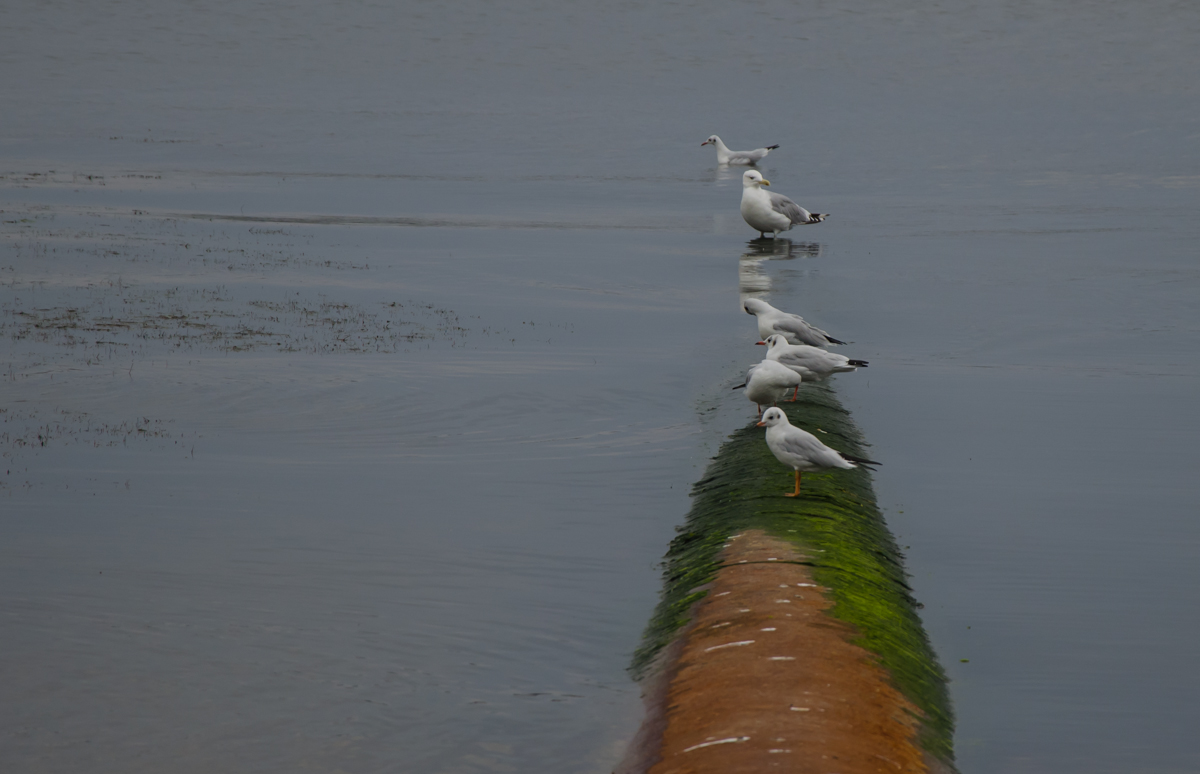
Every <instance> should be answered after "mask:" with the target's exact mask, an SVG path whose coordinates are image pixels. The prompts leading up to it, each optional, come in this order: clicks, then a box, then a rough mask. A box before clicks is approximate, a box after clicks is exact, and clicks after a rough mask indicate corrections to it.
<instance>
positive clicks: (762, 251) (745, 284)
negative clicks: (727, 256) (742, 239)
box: [738, 237, 821, 306]
mask: <svg viewBox="0 0 1200 774" xmlns="http://www.w3.org/2000/svg"><path fill="white" fill-rule="evenodd" d="M820 255H821V245H820V243H818V242H792V240H790V239H781V238H774V239H768V238H761V237H760V238H758V239H751V240H750V241H749V242H747V243H746V252H744V253H742V255H741V258H739V259H738V291H739V294H740V298H739V299H738V304H739V306H740V305H741V304H742V303H743V302H744V301H745V300H746V299H747V298H751V297H754V296H760V295H762V294H764V293H766V292H767V291H769V290H770V289H771V278H770V276H768V275H767V272H766V270H765V266H764V263H765V262H766V261H789V260H792V259H794V258H817V257H819V256H820Z"/></svg>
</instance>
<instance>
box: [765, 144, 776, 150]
mask: <svg viewBox="0 0 1200 774" xmlns="http://www.w3.org/2000/svg"><path fill="white" fill-rule="evenodd" d="M778 147H779V146H778V145H768V146H767V150H775V149H776V148H778Z"/></svg>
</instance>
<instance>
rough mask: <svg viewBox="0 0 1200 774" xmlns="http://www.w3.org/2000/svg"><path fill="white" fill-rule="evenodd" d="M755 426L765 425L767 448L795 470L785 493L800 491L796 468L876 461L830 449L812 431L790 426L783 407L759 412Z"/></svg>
mask: <svg viewBox="0 0 1200 774" xmlns="http://www.w3.org/2000/svg"><path fill="white" fill-rule="evenodd" d="M758 426H759V427H765V428H767V448H768V449H770V450H771V453H772V454H774V455H775V459H777V460H779V461H780V462H782V463H783V464H784V465H787V466H788V467H789V468H792V469H793V470H795V471H796V490H795V491H794V492H788V493H787V494H785V495H784V496H785V497H795V496H796V495H798V494H800V472H801V471H808V472H813V471H818V470H828V469H829V468H841V469H843V470H849V469H850V468H857V467H858V466H859V465H878V464H879V463H878V462H875V461H874V460H868V459H864V458H862V457H855V456H853V455H851V454H846V453H844V452H839V451H836V450H834V449H830V448H829V447H828V446H826V445H825V444H823V443H821V442H820V441H818V440H817V437H816V436H815V435H813V434H812V433H808V432H805V431H804V430H801V429H800V428H798V427H794V426H793V425H792V423H791V422H788V418H787V414H785V413H783V409H779V408H769V409H767V410H766V411H764V412H763V415H762V419H761V420H760V421H759V423H758Z"/></svg>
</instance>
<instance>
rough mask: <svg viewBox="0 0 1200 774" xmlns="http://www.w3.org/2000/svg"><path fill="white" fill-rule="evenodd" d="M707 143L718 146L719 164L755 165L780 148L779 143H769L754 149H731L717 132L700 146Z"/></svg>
mask: <svg viewBox="0 0 1200 774" xmlns="http://www.w3.org/2000/svg"><path fill="white" fill-rule="evenodd" d="M705 145H715V146H717V163H718V164H742V165H748V166H754V165H755V164H757V163H758V162H760V161H762V160H763V157H765V156H766V155H767V154H768V153H770V152H771V151H773V150H775V149H776V148H778V147H779V146H778V145H768V146H767V147H765V148H759V149H758V150H752V151H731V150H729V149H728V148H726V147H725V143H723V142H721V138H720V137H718V136H716V135H715V134H714V135H713V136H712V137H709V138H708V139H707V140H705V141H704V142H702V143H700V147H701V148H703V147H704V146H705Z"/></svg>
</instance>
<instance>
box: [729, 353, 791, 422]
mask: <svg viewBox="0 0 1200 774" xmlns="http://www.w3.org/2000/svg"><path fill="white" fill-rule="evenodd" d="M802 378H803V377H801V376H800V374H798V373H796V372H795V371H793V370H792V369H790V368H788V367H787V366H784V365H780V364H779V363H776V362H775V361H774V360H763V361H762V362H761V363H757V364H755V365H752V366H750V370H749V371H747V372H746V381H745V383H744V384H739V385H738V386H737V387H734V388H733V389H735V390H740V389H741V388H743V387H745V388H746V397H747V398H748V399H750V400H752V401H754V405H755V406H757V407H758V415H759V416H762V407H763V406H764V405H766V404H768V403H770V404H771V405H772V406H774V405H775V404H776V403H778V402H779V400H780V398H782V397H783V396H784V395H787V392H788V390H792V391H793V394H792V400H795V399H796V396H795V392H796V391H798V390H799V389H800V381H801V379H802Z"/></svg>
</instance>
